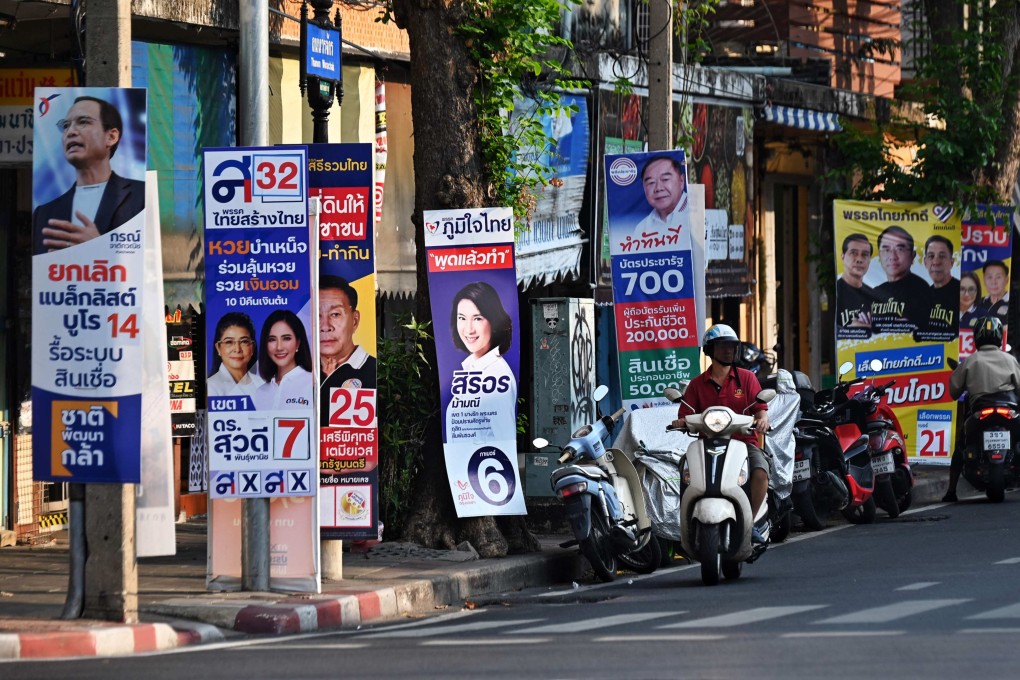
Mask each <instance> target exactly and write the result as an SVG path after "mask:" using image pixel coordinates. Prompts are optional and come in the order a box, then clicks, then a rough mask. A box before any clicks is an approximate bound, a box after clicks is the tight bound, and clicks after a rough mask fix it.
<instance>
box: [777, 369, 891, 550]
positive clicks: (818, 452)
mask: <svg viewBox="0 0 1020 680" xmlns="http://www.w3.org/2000/svg"><path fill="white" fill-rule="evenodd" d="M852 368H853V364H851V363H850V362H849V361H848V362H845V363H843V364H842V365H841V366H840V367H839V377H838V379H837V382H836V386H835V387H833V388H832V389H829V390H822V391H821V392H818V393H817V394H816V395H815V403H814V405H813V406H812V407H811V408H810V409H809V410H808V411H806V412H805V413H804V415H803V417H802V418H801V419H800V420H799V421H798V422H797V431H796V434H795V437H796V440H797V453H796V460H795V462H794V470H793V508H794V512H796V513H797V514H798V515H799V516H800V518H801V519H802V520H803V522H804V525H805V526H807V527H808V528H809V529H813V530H815V531H818V530H820V529H823V528H824V527H825V523H824V518H825V515H827V514H828V513H829V512H833V511H836V510H839V511H840V512H841V513H842V514H843V516H844V517H845V518H846V520H847V521H848V522H851V523H853V524H870V523H871V522H873V521H874V519H875V499H874V497H873V492H874V488H875V475H874V472H873V471H872V468H871V453H870V448H869V446H868V444H869V437H868V435H867V434H866V432H867V424H866V423H867V404H866V403H865V402H864V401H863V400H861V399H860V398H859V396H860V395H857V396H855V397H853V398H851V397H850V396H849V392H850V388H851V387H853V386H854V385H859V384H860V383H862V382H864V378H857V379H856V380H850V381H847V382H843V376H844V375H846V374H847V373H849V372H850V370H851V369H852Z"/></svg>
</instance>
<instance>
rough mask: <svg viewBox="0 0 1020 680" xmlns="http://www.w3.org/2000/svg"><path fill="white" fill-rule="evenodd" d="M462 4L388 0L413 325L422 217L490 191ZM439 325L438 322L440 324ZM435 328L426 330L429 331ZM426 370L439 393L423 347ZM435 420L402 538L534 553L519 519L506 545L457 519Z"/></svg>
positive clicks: (489, 523)
mask: <svg viewBox="0 0 1020 680" xmlns="http://www.w3.org/2000/svg"><path fill="white" fill-rule="evenodd" d="M467 7H470V5H468V4H466V3H465V2H463V1H462V0H393V10H394V18H395V19H396V22H397V26H399V27H400V28H402V29H404V30H406V31H407V35H408V40H409V44H410V53H411V61H410V68H411V83H412V88H411V118H412V121H413V125H414V178H415V182H414V214H413V215H412V218H411V219H412V222H413V224H414V227H415V246H416V248H417V258H416V259H417V270H418V292H417V295H416V298H415V307H416V312H415V313H416V314H417V317H418V319H419V320H431V319H432V312H431V308H430V302H429V293H428V278H427V268H426V261H425V236H424V230H423V226H422V225H423V219H422V212H423V211H424V210H442V209H447V208H477V207H485V206H487V205H488V201H490V200H491V196H492V195H493V192H492V190H491V186H490V184H489V181H488V179H487V177H486V175H485V168H484V164H483V162H482V155H481V142H480V137H479V125H478V111H477V107H476V105H475V99H474V93H475V90H476V89H477V87H478V85H479V74H478V71H477V68H476V65H475V64H474V63H473V62H472V60H471V57H470V55H469V53H468V51H467V49H466V47H465V45H464V43H463V40H462V39H461V38H460V37H459V36H458V35H457V34H456V32H455V31H456V27H457V26H459V25H461V24H463V23H464V22H465V21H469V20H470V16H469V13H468V11H467V9H466V8H467ZM440 323H442V321H440ZM434 329H435V324H433V330H434ZM426 356H427V357H428V359H429V363H430V365H431V366H432V370H431V371H428V372H427V375H426V373H425V372H423V379H427V380H428V381H430V382H431V385H430V388H431V389H432V391H433V393H435V394H438V391H439V385H438V379H437V376H436V371H435V366H436V352H435V346H434V344H430V346H428V347H427V348H426ZM441 419H442V414H441V413H440V414H439V416H438V417H436V418H433V419H432V420H433V422H430V423H429V426H428V430H427V434H426V444H425V446H424V449H423V451H422V460H423V466H424V470H423V472H422V474H421V475H419V476H418V478H417V480H416V481H415V487H414V494H413V497H414V498H416V499H418V506H417V507H416V508H415V509H414V510H412V511H411V513H410V515H409V516H408V519H407V522H406V524H405V526H404V527H403V531H402V532H401V533H402V536H403V537H404V538H405V539H407V540H410V541H414V542H415V543H419V544H421V545H426V546H430V547H435V548H442V549H450V548H453V547H454V546H455V545H457V544H459V543H460V542H462V541H465V540H467V541H470V542H471V544H472V545H473V546H474V548H475V550H477V551H478V554H479V555H480V556H482V557H502V556H505V555H506V554H508V552H523V551H529V550H537V549H538V544H537V541H535V539H534V537H533V536H531V535H530V533H529V532H528V531H527V529H526V528H525V526H524V520H523V518H519V517H518V518H513V519H512V520H510V521H508V522H503V520H501V524H506V525H507V526H508V527H512V528H513V530H508V531H507V534H508V535H509V536H511V537H512V539H513V544H510V543H508V541H507V539H506V538H505V537H504V535H503V533H502V532H501V531H500V527H499V525H497V523H496V521H495V520H494V518H493V517H477V518H469V519H462V520H461V519H457V516H456V511H455V509H454V506H453V500H452V497H451V494H450V486H449V481H448V478H447V474H446V462H445V459H444V456H443V440H442V425H441Z"/></svg>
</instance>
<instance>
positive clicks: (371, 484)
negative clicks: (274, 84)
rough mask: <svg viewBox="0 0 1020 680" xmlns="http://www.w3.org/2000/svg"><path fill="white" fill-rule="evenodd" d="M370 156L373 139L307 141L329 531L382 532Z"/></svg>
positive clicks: (324, 511) (363, 535)
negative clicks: (314, 207)
mask: <svg viewBox="0 0 1020 680" xmlns="http://www.w3.org/2000/svg"><path fill="white" fill-rule="evenodd" d="M374 159H375V150H374V148H373V146H372V145H371V144H312V145H310V146H309V147H308V184H309V187H310V195H311V197H312V199H314V200H316V201H318V229H319V258H318V263H319V272H318V274H319V278H318V290H317V302H316V305H317V311H318V321H319V356H318V357H317V358H316V360H317V361H318V362H319V364H320V369H321V372H320V378H319V379H320V384H319V390H320V392H319V403H320V408H319V450H318V459H319V525H320V527H321V532H322V536H323V537H324V538H332V539H345V540H347V539H374V538H377V537H378V535H379V529H378V524H379V424H378V418H377V415H376V405H377V399H376V394H377V393H376V373H377V370H376V366H377V364H376V357H377V356H378V350H377V348H376V346H377V342H376V326H375V248H374V240H375V239H374V228H373V227H374V225H373V217H374V214H375V213H374V210H373V209H372V207H373V206H372V189H373V177H372V168H373V165H374Z"/></svg>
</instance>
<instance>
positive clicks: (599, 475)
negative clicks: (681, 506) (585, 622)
mask: <svg viewBox="0 0 1020 680" xmlns="http://www.w3.org/2000/svg"><path fill="white" fill-rule="evenodd" d="M608 392H609V389H608V388H607V387H606V386H605V385H600V386H599V387H598V388H596V390H595V392H594V394H593V395H592V396H593V397H594V399H595V401H596V403H597V402H599V401H601V400H602V399H603V398H604V397H605V396H606V394H607V393H608ZM625 412H626V411H625V410H624V409H620V410H619V411H617V412H616V413H614V414H612V415H610V416H603V417H602V418H600V419H599V420H596V421H595V422H594V423H592V424H590V425H585V426H584V427H582V428H580V429H579V430H577V431H576V432H574V433H573V434H572V435H571V439H570V441H569V442H567V444H566V446H564V447H563V449H562V455H560V458H559V462H560V463H561V464H563V463H567V465H564V466H563V467H560V468H557V469H556V470H554V471H553V473H552V476H551V479H550V481H551V483H552V488H553V491H555V492H556V495H557V496H559V498H560V499H561V500H562V501H563V504H564V506H565V508H566V511H567V519H568V520H569V521H570V527H571V529H572V530H573V532H574V540H572V541H567V542H565V543H563V544H561V547H564V548H567V547H570V546H572V545H577V546H579V547H580V549H581V553H582V554H583V555H584V556H585V557H586V558H588V561H589V562H590V563H591V566H592V569H593V570H594V571H595V575H596V576H597V577H598V578H599V579H600V580H602V581H607V582H608V581H612V580H613V579H614V578H615V577H616V567H617V561H620V562H622V563H623V564H625V566H627V567H628V568H629V569H632V570H634V571H636V572H638V573H651V572H653V571H655V570H656V569H657V568H658V567H659V563H660V561H661V559H662V553H661V550H660V548H659V542H658V541H656V540H651V539H652V533H651V520H650V519H649V517H648V513H647V511H646V508H645V499H644V492H643V490H642V487H641V482H640V480H639V479H638V473H637V470H636V469H635V468H634V464H633V463H631V462H630V460H629V459H628V458H627V456H625V455H624V454H623V452H622V451H618V450H615V449H608V450H607V449H606V448H605V446H604V445H603V443H602V442H603V441H604V440H605V439H606V438H607V437H608V436H609V434H610V433H611V432H612V431H613V427H614V426H615V425H616V423H617V422H618V421H619V420H620V418H621V417H622V416H623V414H624V413H625ZM534 444H535V446H536V447H537V448H539V449H542V448H545V447H546V446H548V445H549V442H548V441H546V440H545V439H536V440H535V441H534Z"/></svg>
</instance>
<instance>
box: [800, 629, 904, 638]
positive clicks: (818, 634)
mask: <svg viewBox="0 0 1020 680" xmlns="http://www.w3.org/2000/svg"><path fill="white" fill-rule="evenodd" d="M904 633H906V631H904V630H816V631H805V632H802V633H783V634H782V635H780V637H784V638H836V637H883V636H886V635H903V634H904Z"/></svg>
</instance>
